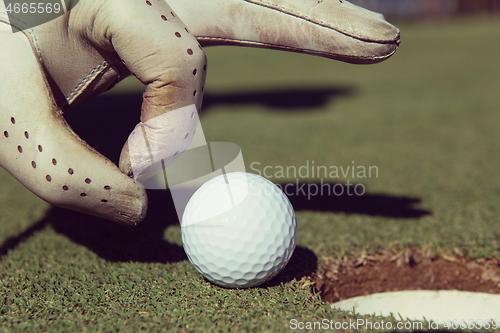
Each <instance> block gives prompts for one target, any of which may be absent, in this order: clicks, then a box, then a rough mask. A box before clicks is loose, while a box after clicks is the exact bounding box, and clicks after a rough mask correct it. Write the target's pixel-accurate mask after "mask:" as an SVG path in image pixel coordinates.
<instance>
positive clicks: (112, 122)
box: [66, 87, 355, 164]
mask: <svg viewBox="0 0 500 333" xmlns="http://www.w3.org/2000/svg"><path fill="white" fill-rule="evenodd" d="M354 91H355V89H354V88H352V87H333V88H317V89H311V88H310V89H290V90H267V91H257V92H242V93H225V94H210V93H206V94H205V96H204V100H203V107H202V112H201V117H202V119H203V115H204V114H206V113H208V112H210V109H211V108H212V107H214V106H217V105H234V106H235V109H237V107H238V106H242V105H249V104H255V105H262V106H267V107H270V108H273V110H274V111H278V110H279V111H283V112H289V111H292V112H311V111H317V110H318V109H319V108H321V107H323V106H325V105H327V104H328V103H329V102H330V100H331V99H332V98H333V99H334V98H338V97H341V96H350V95H352V94H354ZM141 104H142V94H141V93H124V94H107V95H104V96H99V97H96V98H94V99H91V100H89V101H87V102H86V103H84V104H82V105H80V106H78V107H77V108H76V109H75V110H73V111H72V112H70V113H69V114H68V115H67V116H66V120H67V121H68V123H69V124H70V126H71V127H72V128H73V130H74V131H75V132H76V133H77V134H78V135H79V136H80V137H81V138H82V139H83V140H85V141H87V143H88V144H89V145H91V146H92V147H94V148H95V149H97V150H98V151H99V152H101V154H103V155H104V156H106V157H107V158H109V159H110V160H111V161H113V162H114V163H115V164H118V160H119V158H120V152H121V148H122V146H123V144H124V143H125V141H126V140H127V138H128V135H129V134H130V132H131V131H132V130H133V129H134V127H135V125H136V124H137V123H138V122H139V121H140V110H141ZM236 112H237V111H236Z"/></svg>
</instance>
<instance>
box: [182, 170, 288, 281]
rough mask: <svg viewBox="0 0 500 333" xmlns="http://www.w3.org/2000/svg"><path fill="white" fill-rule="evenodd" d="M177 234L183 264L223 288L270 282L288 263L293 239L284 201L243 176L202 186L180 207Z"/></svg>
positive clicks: (258, 180)
mask: <svg viewBox="0 0 500 333" xmlns="http://www.w3.org/2000/svg"><path fill="white" fill-rule="evenodd" d="M181 230H182V242H183V246H184V250H185V251H186V254H187V256H188V258H189V261H190V262H191V263H192V264H193V265H194V267H195V268H196V269H197V270H198V271H199V272H200V273H201V274H202V275H203V276H204V277H205V278H206V279H207V280H209V281H211V282H212V283H215V284H217V285H220V286H222V287H226V288H247V287H253V286H257V285H259V284H262V283H264V282H266V281H268V280H270V279H272V278H273V277H274V276H276V274H278V273H279V272H280V271H281V270H282V269H283V267H285V265H286V264H287V263H288V261H289V260H290V258H291V256H292V253H293V251H294V249H295V244H296V240H297V220H296V218H295V212H294V210H293V207H292V205H291V203H290V201H289V200H288V197H287V196H286V195H285V194H284V193H283V191H281V189H280V188H279V187H277V186H276V185H275V184H273V183H272V182H270V181H269V180H267V179H265V178H263V177H261V176H258V175H255V174H250V173H244V172H234V173H228V174H222V175H219V176H217V177H214V178H212V179H211V180H209V181H207V182H206V183H205V184H203V185H202V186H201V187H200V188H199V189H198V190H197V191H196V192H195V193H194V194H193V196H192V197H191V198H190V200H189V202H188V204H187V206H186V209H185V211H184V214H183V217H182V228H181Z"/></svg>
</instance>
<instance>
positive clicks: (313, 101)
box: [202, 87, 355, 114]
mask: <svg viewBox="0 0 500 333" xmlns="http://www.w3.org/2000/svg"><path fill="white" fill-rule="evenodd" d="M354 92H355V89H354V88H353V87H332V88H316V89H312V88H309V89H286V90H285V89H280V90H266V91H255V92H238V93H223V94H215V93H207V94H205V96H204V99H203V111H202V114H203V112H204V111H205V110H206V109H210V108H211V107H212V106H217V105H236V106H242V105H261V106H266V107H269V108H273V109H274V110H273V111H283V112H290V111H292V112H310V111H312V110H311V109H313V108H321V107H323V106H325V105H327V104H328V103H329V102H330V100H331V99H334V98H339V97H342V96H352V95H354Z"/></svg>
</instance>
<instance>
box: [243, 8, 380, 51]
mask: <svg viewBox="0 0 500 333" xmlns="http://www.w3.org/2000/svg"><path fill="white" fill-rule="evenodd" d="M243 1H245V2H248V3H251V4H254V5H257V6H261V7H264V8H268V9H274V10H277V11H279V12H282V13H283V14H287V15H291V16H293V17H295V18H298V19H302V20H304V21H308V22H311V23H313V24H317V25H320V26H322V27H324V28H327V29H330V30H334V31H337V32H338V33H341V34H342V35H345V36H348V37H351V38H356V39H359V40H362V41H365V42H375V43H387V41H383V40H375V39H370V38H366V37H363V36H360V35H358V34H353V33H347V32H345V31H342V30H339V29H336V28H334V27H332V26H331V25H330V24H329V23H327V22H324V21H321V20H318V19H315V18H314V17H310V16H308V15H305V14H302V13H297V12H295V11H293V10H291V9H289V8H286V7H283V6H277V5H276V4H273V3H271V2H268V1H264V0H243Z"/></svg>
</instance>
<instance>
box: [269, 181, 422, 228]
mask: <svg viewBox="0 0 500 333" xmlns="http://www.w3.org/2000/svg"><path fill="white" fill-rule="evenodd" d="M278 185H279V186H280V188H281V189H282V190H283V191H285V193H286V194H287V195H288V198H289V199H290V202H291V203H292V205H293V208H294V209H295V210H296V211H301V210H309V211H316V212H331V213H344V214H362V215H370V216H382V217H388V218H400V219H410V218H420V217H423V216H425V215H430V214H432V212H431V211H428V210H423V209H418V208H415V207H414V206H415V205H417V204H419V203H420V202H421V199H419V198H412V197H403V196H391V195H386V194H376V193H364V194H363V195H356V193H355V192H354V186H355V185H356V184H351V185H346V184H341V183H328V182H323V183H282V184H278ZM357 191H358V192H357V193H358V194H362V193H363V192H362V187H358V189H357Z"/></svg>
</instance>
